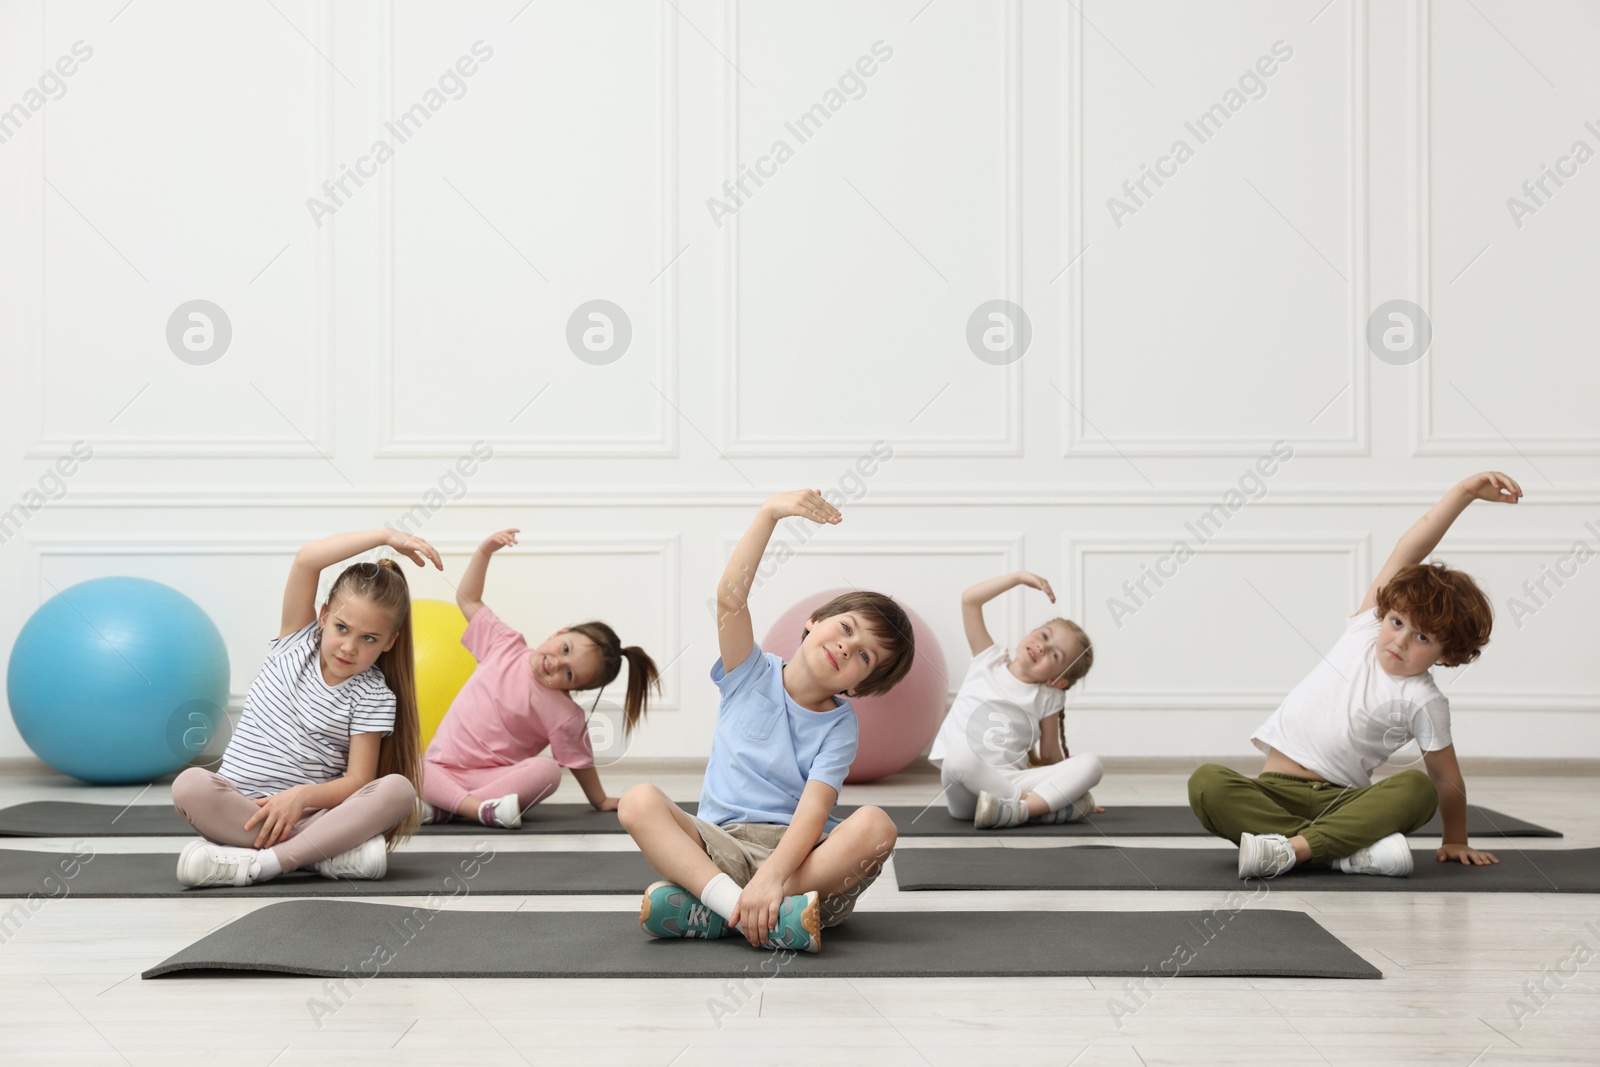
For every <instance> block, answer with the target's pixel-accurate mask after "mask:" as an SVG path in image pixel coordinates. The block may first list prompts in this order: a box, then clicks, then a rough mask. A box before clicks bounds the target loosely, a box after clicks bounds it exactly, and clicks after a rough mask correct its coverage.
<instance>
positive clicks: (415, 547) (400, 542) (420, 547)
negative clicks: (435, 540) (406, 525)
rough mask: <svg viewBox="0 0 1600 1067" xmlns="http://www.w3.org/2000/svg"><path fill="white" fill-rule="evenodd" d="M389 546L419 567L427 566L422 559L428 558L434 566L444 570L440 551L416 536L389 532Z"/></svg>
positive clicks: (395, 531)
mask: <svg viewBox="0 0 1600 1067" xmlns="http://www.w3.org/2000/svg"><path fill="white" fill-rule="evenodd" d="M388 545H389V547H390V548H392V549H394V550H395V551H396V552H403V553H405V555H406V556H407V557H408V558H409V559H410V560H411V562H412V563H415V564H416V565H417V566H419V567H425V566H427V564H426V563H424V562H422V557H423V556H427V557H428V558H429V559H431V560H432V561H433V565H434V566H435V567H438V568H439V569H440V570H444V561H442V560H441V559H440V558H439V552H438V550H437V549H435V548H434V547H433V546H432V545H430V544H428V542H426V541H424V540H423V539H422V538H420V537H417V536H416V535H414V534H407V533H401V532H400V531H398V530H391V531H390V532H389V541H388Z"/></svg>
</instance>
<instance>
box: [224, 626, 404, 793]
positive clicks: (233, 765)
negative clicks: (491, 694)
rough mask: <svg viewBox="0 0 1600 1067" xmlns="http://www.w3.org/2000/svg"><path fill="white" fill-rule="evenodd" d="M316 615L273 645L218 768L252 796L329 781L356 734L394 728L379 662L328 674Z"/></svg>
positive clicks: (336, 774) (340, 768)
mask: <svg viewBox="0 0 1600 1067" xmlns="http://www.w3.org/2000/svg"><path fill="white" fill-rule="evenodd" d="M321 640H322V630H321V629H320V627H318V625H317V623H316V621H315V620H312V622H311V623H310V624H309V625H308V626H306V627H305V629H303V630H299V631H297V632H295V633H292V634H290V635H289V636H288V637H279V638H275V639H273V640H272V641H270V642H269V643H268V644H267V650H268V651H267V661H266V663H264V664H262V666H261V673H260V674H258V675H256V680H255V682H254V683H253V684H252V685H251V686H250V693H249V695H247V696H246V697H245V698H244V714H243V715H241V716H240V718H239V725H238V726H237V727H236V728H235V729H234V732H233V739H232V740H231V741H229V742H228V747H227V750H226V751H224V752H223V754H222V767H221V770H220V773H221V775H222V777H224V778H226V779H227V780H228V781H229V782H232V783H233V784H234V785H235V786H237V787H238V789H239V791H240V792H242V793H244V794H245V795H246V796H252V797H268V796H272V795H273V794H274V793H281V792H283V791H284V790H285V789H290V788H292V787H294V786H297V785H308V784H316V783H320V782H331V781H333V780H334V779H335V778H339V777H342V776H343V775H344V772H345V768H346V767H347V766H348V765H349V762H350V738H351V736H352V735H353V734H371V733H383V734H387V733H392V732H393V731H394V713H395V711H394V709H395V705H394V691H393V690H392V689H390V688H389V686H388V685H387V684H386V683H385V682H384V679H383V672H382V671H380V670H379V669H378V668H377V666H376V665H373V666H371V667H368V668H367V669H366V670H364V671H362V672H361V673H360V674H358V675H356V676H355V677H354V678H347V679H345V680H344V681H343V682H340V683H339V684H338V685H329V684H328V683H327V682H325V681H323V680H322V666H321V663H320V662H319V661H318V657H317V650H318V647H319V645H320V644H321Z"/></svg>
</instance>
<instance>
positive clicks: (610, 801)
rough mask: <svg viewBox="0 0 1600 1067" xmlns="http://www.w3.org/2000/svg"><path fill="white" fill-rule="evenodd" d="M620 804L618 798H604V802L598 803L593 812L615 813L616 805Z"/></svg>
mask: <svg viewBox="0 0 1600 1067" xmlns="http://www.w3.org/2000/svg"><path fill="white" fill-rule="evenodd" d="M620 803H621V799H620V798H618V797H606V798H605V799H604V800H602V801H600V803H599V804H598V805H597V806H596V807H595V809H594V810H595V811H616V810H617V805H618V804H620Z"/></svg>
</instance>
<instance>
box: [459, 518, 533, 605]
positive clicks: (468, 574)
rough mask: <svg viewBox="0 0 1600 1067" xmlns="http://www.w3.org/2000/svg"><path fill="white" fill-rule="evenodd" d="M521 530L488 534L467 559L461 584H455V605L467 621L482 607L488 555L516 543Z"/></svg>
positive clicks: (515, 529) (487, 570) (514, 529)
mask: <svg viewBox="0 0 1600 1067" xmlns="http://www.w3.org/2000/svg"><path fill="white" fill-rule="evenodd" d="M521 532H522V530H521V529H520V528H516V527H513V528H512V529H509V530H501V531H500V532H499V533H492V534H490V535H489V536H488V537H486V538H484V540H483V544H481V545H479V546H478V548H477V551H475V552H473V553H472V558H471V559H469V560H468V561H467V569H466V570H465V571H463V572H462V574H461V584H459V585H457V586H456V607H458V608H460V609H461V614H463V615H465V616H466V617H467V621H468V622H471V621H472V617H473V616H474V615H476V614H477V613H478V609H479V608H481V607H483V579H484V576H485V575H487V574H488V573H489V557H490V556H492V555H494V554H495V553H496V552H498V551H500V550H501V549H502V548H505V547H506V546H507V545H514V544H516V543H517V534H519V533H521Z"/></svg>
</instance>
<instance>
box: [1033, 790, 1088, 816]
mask: <svg viewBox="0 0 1600 1067" xmlns="http://www.w3.org/2000/svg"><path fill="white" fill-rule="evenodd" d="M1093 813H1094V794H1093V793H1085V794H1083V796H1081V797H1079V798H1078V799H1077V800H1074V801H1073V802H1072V803H1071V804H1068V805H1067V806H1066V807H1064V808H1062V809H1061V810H1060V811H1047V812H1045V813H1044V814H1043V815H1030V816H1029V817H1028V821H1029V822H1047V823H1064V822H1082V821H1083V820H1085V819H1087V818H1088V817H1089V816H1090V815H1092V814H1093Z"/></svg>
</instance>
